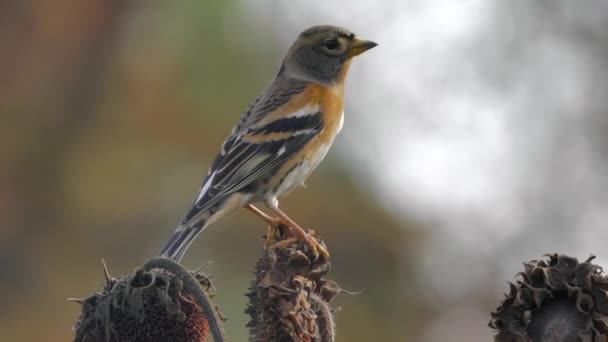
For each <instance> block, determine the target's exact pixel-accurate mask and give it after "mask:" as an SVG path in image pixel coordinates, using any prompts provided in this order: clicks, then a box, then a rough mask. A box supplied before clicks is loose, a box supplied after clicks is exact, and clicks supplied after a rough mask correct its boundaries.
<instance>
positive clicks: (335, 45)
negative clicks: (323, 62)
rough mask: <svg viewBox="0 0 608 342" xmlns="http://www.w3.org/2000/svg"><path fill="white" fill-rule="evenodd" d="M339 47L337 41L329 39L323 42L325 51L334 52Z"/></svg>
mask: <svg viewBox="0 0 608 342" xmlns="http://www.w3.org/2000/svg"><path fill="white" fill-rule="evenodd" d="M339 47H340V42H338V40H337V39H330V40H328V41H326V42H325V48H327V50H335V49H337V48H339Z"/></svg>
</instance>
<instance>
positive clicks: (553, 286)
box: [489, 254, 608, 342]
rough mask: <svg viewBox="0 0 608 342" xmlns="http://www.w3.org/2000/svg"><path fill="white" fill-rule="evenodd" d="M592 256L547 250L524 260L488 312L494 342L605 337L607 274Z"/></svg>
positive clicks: (561, 341) (553, 341)
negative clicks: (581, 257) (543, 256)
mask: <svg viewBox="0 0 608 342" xmlns="http://www.w3.org/2000/svg"><path fill="white" fill-rule="evenodd" d="M594 258H595V257H593V256H591V257H590V258H588V259H587V260H585V261H584V262H582V263H579V262H578V260H577V259H576V258H572V257H569V256H565V255H558V254H550V255H546V259H543V260H533V261H530V262H528V263H525V264H524V271H523V272H521V273H519V274H518V275H519V276H520V277H521V279H520V280H518V281H517V282H516V283H515V284H513V283H511V284H510V292H509V293H508V294H505V296H506V298H505V299H504V300H503V301H502V303H501V304H500V306H499V307H498V308H497V309H496V312H493V313H492V320H491V321H490V324H489V325H490V327H492V328H494V329H496V330H497V331H498V333H497V335H496V337H495V341H497V342H530V341H533V342H575V341H582V342H600V341H608V339H607V336H608V292H606V291H608V278H607V277H606V275H604V274H603V271H602V268H601V267H600V266H597V265H595V264H592V263H591V261H592V260H593V259H594Z"/></svg>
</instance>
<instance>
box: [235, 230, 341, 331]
mask: <svg viewBox="0 0 608 342" xmlns="http://www.w3.org/2000/svg"><path fill="white" fill-rule="evenodd" d="M286 239H289V237H288V236H282V237H281V238H278V240H280V241H285V240H286ZM308 254H309V253H308V250H307V248H306V247H305V246H304V244H303V243H302V242H293V243H291V244H289V245H287V246H284V247H281V248H269V249H267V250H265V251H264V252H263V254H262V256H261V257H260V258H259V259H258V263H257V265H256V270H255V279H254V280H253V281H252V283H251V287H250V289H249V292H248V293H247V296H248V297H249V305H248V308H247V310H246V311H245V312H246V313H248V314H249V316H250V317H251V320H250V321H249V323H248V325H247V326H248V327H249V328H250V341H252V342H262V341H263V342H266V341H281V342H291V341H293V342H300V341H306V342H331V341H334V335H335V326H334V319H333V312H332V309H331V307H330V305H329V302H330V301H331V300H332V299H333V298H334V297H335V296H336V294H338V293H339V292H340V291H341V290H340V288H339V286H338V284H337V283H335V282H333V281H330V280H327V279H324V278H323V276H324V275H325V274H327V273H328V272H329V268H330V263H329V261H328V260H316V261H315V260H313V258H312V257H311V256H310V255H308Z"/></svg>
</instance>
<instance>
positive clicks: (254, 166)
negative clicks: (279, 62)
mask: <svg viewBox="0 0 608 342" xmlns="http://www.w3.org/2000/svg"><path fill="white" fill-rule="evenodd" d="M275 94H276V93H275ZM288 95H289V96H291V95H293V93H289V94H288ZM273 101H274V103H275V104H276V105H275V106H273V107H275V109H276V107H278V106H280V105H281V104H283V103H285V102H286V101H287V100H285V101H278V100H277V99H273ZM256 102H258V101H256ZM271 102H272V101H271ZM262 107H265V108H264V111H265V112H268V110H269V107H268V106H262ZM254 109H255V107H254ZM249 110H251V108H249ZM252 117H254V118H255V117H258V118H261V117H263V116H261V115H260V113H251V114H250V115H244V116H243V117H242V118H241V121H242V120H243V119H245V120H250V118H252ZM241 127H249V128H247V129H243V128H239V125H237V127H236V128H235V132H233V134H232V135H231V136H229V137H228V138H227V139H226V141H225V142H224V144H223V146H222V149H221V151H220V153H219V154H218V155H217V156H216V158H215V160H214V162H213V164H212V166H211V169H210V170H209V174H208V175H207V177H206V178H205V181H204V182H203V186H202V188H201V190H200V192H199V194H198V196H197V198H196V200H195V201H194V203H193V206H192V208H191V209H190V210H189V212H188V213H187V214H186V217H185V218H184V220H183V222H182V224H181V226H182V227H183V226H187V225H188V224H189V223H191V222H192V221H195V220H196V218H197V216H198V214H200V213H203V212H206V211H208V210H212V208H213V207H214V206H215V205H217V204H219V203H221V202H222V200H224V199H225V198H227V197H228V196H229V195H230V194H232V193H235V192H238V191H240V190H242V189H243V188H246V187H251V186H253V185H255V182H256V181H257V180H260V179H261V178H263V177H266V176H268V175H271V174H272V173H273V172H276V170H277V169H278V168H279V167H280V166H281V165H282V164H283V163H284V162H285V161H286V160H287V159H289V157H290V156H292V155H294V154H295V153H296V152H298V151H299V150H300V149H301V148H302V147H303V146H304V145H306V143H307V142H308V141H310V140H311V139H312V138H313V137H314V136H316V135H317V134H318V133H319V132H320V131H321V130H322V129H323V118H322V115H321V113H320V112H318V111H317V110H316V109H315V108H311V110H310V112H308V113H304V112H302V111H298V113H297V115H293V116H291V117H290V116H289V115H287V116H284V117H283V118H280V119H277V120H274V121H271V122H268V123H266V124H265V125H264V126H261V127H257V126H256V125H255V124H254V123H252V122H249V123H247V124H245V125H242V126H241ZM252 127H253V128H252ZM248 190H252V191H255V189H248Z"/></svg>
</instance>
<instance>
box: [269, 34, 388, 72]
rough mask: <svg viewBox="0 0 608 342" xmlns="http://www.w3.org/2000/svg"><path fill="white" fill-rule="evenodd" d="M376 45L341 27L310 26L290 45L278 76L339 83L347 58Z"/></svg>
mask: <svg viewBox="0 0 608 342" xmlns="http://www.w3.org/2000/svg"><path fill="white" fill-rule="evenodd" d="M376 45H378V44H376V43H374V42H372V41H369V40H363V39H361V38H358V37H356V36H355V34H353V33H352V32H350V31H348V30H346V29H344V28H341V27H336V26H329V25H323V26H313V27H311V28H309V29H307V30H305V31H304V32H302V33H300V36H298V39H296V41H295V42H294V43H293V45H292V46H291V48H290V49H289V51H288V52H287V55H286V56H285V59H284V60H283V64H282V66H281V71H280V74H281V75H284V76H286V77H291V78H296V79H301V80H305V81H311V82H315V83H322V84H332V83H335V82H341V81H343V78H344V76H345V73H346V69H347V68H348V64H349V62H350V60H351V58H353V57H355V56H357V55H359V54H361V53H363V52H365V51H367V50H369V49H371V48H373V47H375V46H376Z"/></svg>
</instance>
